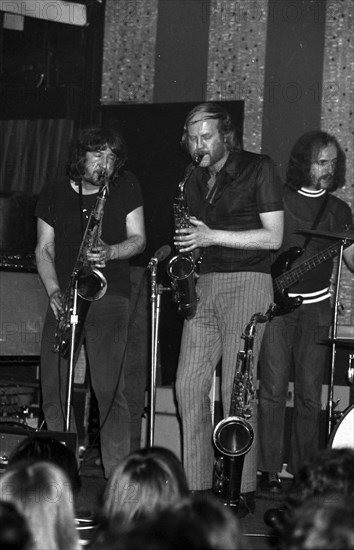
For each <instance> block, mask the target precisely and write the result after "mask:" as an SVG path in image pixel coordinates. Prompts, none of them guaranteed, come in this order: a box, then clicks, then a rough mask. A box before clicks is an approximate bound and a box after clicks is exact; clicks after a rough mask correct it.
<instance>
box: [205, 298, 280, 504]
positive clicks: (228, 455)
mask: <svg viewBox="0 0 354 550" xmlns="http://www.w3.org/2000/svg"><path fill="white" fill-rule="evenodd" d="M273 312H274V305H273V304H272V305H271V306H270V308H269V309H268V311H267V312H266V313H265V314H262V313H255V314H254V315H252V317H251V320H250V322H249V323H248V324H247V326H246V328H245V330H244V332H243V334H242V336H241V337H242V338H243V339H244V340H245V344H244V349H242V350H240V351H239V352H238V354H237V359H236V368H235V376H234V381H233V386H232V393H231V405H230V413H229V416H228V417H227V418H224V419H223V420H221V421H220V422H219V423H218V424H217V425H216V427H215V429H214V432H213V441H214V445H215V447H216V449H217V450H218V451H219V453H220V455H221V456H219V457H217V458H216V462H215V467H214V491H215V492H216V493H220V494H221V495H223V496H224V497H225V498H226V500H227V503H228V504H229V505H231V506H238V503H239V496H240V487H241V478H242V469H243V462H244V458H245V455H246V453H247V452H248V451H249V450H250V448H251V447H252V444H253V441H254V429H253V427H252V426H251V424H250V422H249V419H250V418H251V416H252V402H253V398H254V395H255V387H254V384H253V372H254V370H253V344H254V338H255V334H256V325H257V324H258V323H265V322H266V321H268V320H269V319H270V318H271V317H272V316H274V313H273Z"/></svg>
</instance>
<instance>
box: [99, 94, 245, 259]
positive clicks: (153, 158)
mask: <svg viewBox="0 0 354 550" xmlns="http://www.w3.org/2000/svg"><path fill="white" fill-rule="evenodd" d="M221 103H222V105H224V106H225V108H226V109H228V110H229V112H230V113H231V116H232V118H233V120H234V123H235V126H236V129H237V135H238V138H239V139H240V141H241V142H242V129H243V106H244V104H243V101H230V102H221ZM195 105H196V103H160V104H153V105H147V104H139V105H131V104H121V105H113V106H103V107H102V124H103V126H113V127H118V128H120V129H121V131H122V132H123V134H124V136H125V138H126V140H127V143H128V153H129V162H128V165H127V168H129V169H130V170H132V171H133V172H134V173H135V174H136V175H137V177H138V178H139V181H140V183H141V186H142V190H143V195H144V203H145V217H146V229H147V234H148V245H147V249H146V251H145V254H144V256H142V257H141V258H140V261H141V265H146V263H147V262H148V261H149V258H150V256H151V255H152V254H153V253H154V252H155V250H156V249H157V248H158V247H160V246H162V245H163V244H166V243H167V244H171V242H172V241H171V239H172V235H173V217H172V203H173V199H174V197H175V195H176V192H177V188H178V183H179V181H180V180H181V179H182V177H183V175H184V170H185V168H186V166H187V164H188V163H189V162H190V159H189V156H188V155H187V154H186V153H184V152H183V151H182V148H181V146H180V140H181V136H182V131H183V124H184V120H185V118H186V115H187V113H188V112H189V111H190V109H192V108H193V107H194V106H195Z"/></svg>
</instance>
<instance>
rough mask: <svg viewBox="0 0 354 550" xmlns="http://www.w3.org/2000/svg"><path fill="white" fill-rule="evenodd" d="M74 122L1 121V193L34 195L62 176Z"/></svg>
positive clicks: (45, 120)
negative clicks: (14, 192)
mask: <svg viewBox="0 0 354 550" xmlns="http://www.w3.org/2000/svg"><path fill="white" fill-rule="evenodd" d="M73 128H74V121H73V120H69V119H39V120H1V121H0V129H1V143H2V147H1V150H0V181H1V187H0V191H1V192H12V191H16V192H22V193H25V194H27V195H32V194H38V193H39V191H40V190H41V188H42V187H43V185H44V183H45V182H46V181H51V180H53V179H55V178H57V177H60V176H61V175H63V174H64V173H65V163H66V160H67V155H68V147H69V143H70V140H71V138H72V135H73Z"/></svg>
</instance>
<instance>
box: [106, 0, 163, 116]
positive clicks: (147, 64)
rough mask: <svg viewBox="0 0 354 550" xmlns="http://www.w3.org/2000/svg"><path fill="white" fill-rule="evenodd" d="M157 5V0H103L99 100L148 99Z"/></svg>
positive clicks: (153, 55) (153, 67) (151, 81)
mask: <svg viewBox="0 0 354 550" xmlns="http://www.w3.org/2000/svg"><path fill="white" fill-rule="evenodd" d="M157 5H158V1H157V0H149V1H148V2H146V1H145V0H134V1H133V2H129V1H125V0H124V1H122V0H119V1H117V0H107V2H106V12H105V31H104V33H105V34H104V48H103V69H102V72H103V74H102V97H101V102H102V104H104V105H108V104H111V103H118V102H132V103H151V102H152V97H153V87H154V73H155V44H156V26H157V12H158V9H157Z"/></svg>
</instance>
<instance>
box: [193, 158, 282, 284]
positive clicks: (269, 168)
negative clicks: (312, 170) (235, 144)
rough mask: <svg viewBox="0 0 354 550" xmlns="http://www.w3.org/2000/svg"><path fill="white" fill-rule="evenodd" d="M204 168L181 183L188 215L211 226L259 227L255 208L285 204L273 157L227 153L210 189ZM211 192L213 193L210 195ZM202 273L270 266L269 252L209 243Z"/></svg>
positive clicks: (272, 208) (230, 228) (277, 207)
mask: <svg viewBox="0 0 354 550" xmlns="http://www.w3.org/2000/svg"><path fill="white" fill-rule="evenodd" d="M208 177H209V176H208V170H207V169H205V168H200V167H199V168H196V169H195V170H194V172H193V173H192V175H191V177H190V179H189V180H188V181H187V183H186V186H185V193H186V196H187V201H188V205H189V207H190V212H191V214H192V215H194V216H196V217H197V218H199V219H200V220H202V221H203V222H204V223H206V225H207V226H208V227H210V229H222V230H226V231H245V230H246V231H247V230H250V229H261V228H262V222H261V219H260V216H259V214H261V213H264V212H273V211H277V210H282V209H283V203H282V198H281V185H280V179H279V176H278V174H277V170H276V167H275V164H274V163H273V161H272V160H271V159H270V158H269V157H268V156H266V155H257V154H255V153H250V152H247V151H239V152H236V153H233V154H230V155H229V157H228V159H227V161H226V163H225V165H224V166H223V168H222V169H221V170H220V172H219V174H218V175H217V178H216V182H215V188H214V190H212V191H211V192H210V193H208V186H207V181H208ZM210 197H212V198H210ZM202 254H203V257H202V261H201V265H200V273H209V272H214V271H218V272H230V271H257V272H263V273H269V272H270V252H269V251H268V250H262V249H254V250H252V249H247V248H244V249H237V248H229V247H225V246H210V247H207V248H205V249H203V251H202Z"/></svg>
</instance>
